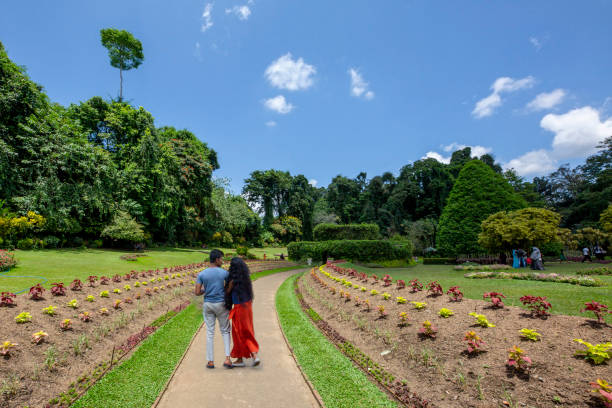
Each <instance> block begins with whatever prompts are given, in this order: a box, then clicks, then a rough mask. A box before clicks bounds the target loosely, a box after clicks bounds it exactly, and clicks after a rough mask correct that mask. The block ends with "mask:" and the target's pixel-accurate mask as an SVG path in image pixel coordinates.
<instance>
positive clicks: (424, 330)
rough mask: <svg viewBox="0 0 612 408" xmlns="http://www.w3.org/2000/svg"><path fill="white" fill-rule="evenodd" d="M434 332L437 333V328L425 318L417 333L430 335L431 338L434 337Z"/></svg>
mask: <svg viewBox="0 0 612 408" xmlns="http://www.w3.org/2000/svg"><path fill="white" fill-rule="evenodd" d="M436 333H438V328H437V327H436V326H434V325H433V324H432V323H431V322H430V321H429V320H425V321H424V322H423V325H422V327H421V328H420V329H419V334H420V335H421V336H425V337H431V338H432V339H435V338H436Z"/></svg>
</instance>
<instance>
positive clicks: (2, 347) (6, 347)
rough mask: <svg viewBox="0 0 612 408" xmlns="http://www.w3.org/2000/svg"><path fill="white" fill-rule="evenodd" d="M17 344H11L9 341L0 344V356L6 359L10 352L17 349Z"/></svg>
mask: <svg viewBox="0 0 612 408" xmlns="http://www.w3.org/2000/svg"><path fill="white" fill-rule="evenodd" d="M18 345H19V344H17V343H11V342H10V341H8V340H7V341H5V342H4V343H2V344H0V356H4V357H8V356H10V355H11V350H12V349H14V348H15V347H17V346H18Z"/></svg>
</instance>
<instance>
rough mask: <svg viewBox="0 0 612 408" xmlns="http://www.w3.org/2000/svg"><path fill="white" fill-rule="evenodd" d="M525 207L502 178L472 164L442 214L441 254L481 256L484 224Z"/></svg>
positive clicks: (449, 198)
mask: <svg viewBox="0 0 612 408" xmlns="http://www.w3.org/2000/svg"><path fill="white" fill-rule="evenodd" d="M526 206H527V203H526V202H525V200H524V199H523V198H522V197H521V196H520V195H518V194H517V193H515V192H514V190H513V189H512V187H511V186H510V184H508V182H507V181H506V180H505V179H504V178H503V177H502V175H501V174H498V173H495V172H494V171H493V170H492V169H491V167H489V166H487V165H486V164H485V163H483V162H482V161H480V160H472V161H470V162H469V163H467V164H466V165H465V166H464V167H463V169H461V172H460V173H459V176H458V177H457V180H456V181H455V184H454V186H453V189H452V190H451V192H450V195H449V197H448V201H447V203H446V207H444V210H443V211H442V215H441V217H440V224H439V228H440V229H439V233H438V250H440V251H442V252H444V253H446V254H449V255H458V254H476V253H482V252H484V250H483V249H482V248H481V247H480V245H478V234H479V233H480V231H481V227H480V225H481V223H482V221H483V220H485V219H486V218H487V217H488V216H489V215H491V214H494V213H496V212H498V211H511V210H517V209H520V208H524V207H526Z"/></svg>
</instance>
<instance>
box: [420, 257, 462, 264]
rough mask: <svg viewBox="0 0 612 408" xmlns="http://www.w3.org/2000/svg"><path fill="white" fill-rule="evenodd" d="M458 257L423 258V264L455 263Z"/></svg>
mask: <svg viewBox="0 0 612 408" xmlns="http://www.w3.org/2000/svg"><path fill="white" fill-rule="evenodd" d="M456 263H457V258H423V265H454V264H456Z"/></svg>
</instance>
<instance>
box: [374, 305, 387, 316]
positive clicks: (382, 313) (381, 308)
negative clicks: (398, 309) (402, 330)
mask: <svg viewBox="0 0 612 408" xmlns="http://www.w3.org/2000/svg"><path fill="white" fill-rule="evenodd" d="M376 308H377V309H378V316H379V317H380V318H381V319H384V318H385V317H387V312H385V307H384V306H383V305H378V306H376Z"/></svg>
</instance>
